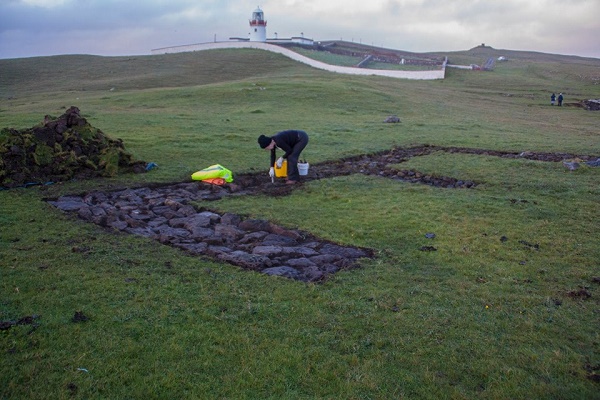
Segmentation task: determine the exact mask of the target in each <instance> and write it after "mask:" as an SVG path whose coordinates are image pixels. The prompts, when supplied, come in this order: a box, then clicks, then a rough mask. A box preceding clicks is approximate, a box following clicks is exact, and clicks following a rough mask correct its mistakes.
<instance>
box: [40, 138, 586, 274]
mask: <svg viewBox="0 0 600 400" xmlns="http://www.w3.org/2000/svg"><path fill="white" fill-rule="evenodd" d="M440 151H442V152H450V153H467V154H483V155H489V156H497V157H504V158H525V159H530V160H539V161H551V162H557V161H562V160H564V159H565V158H575V157H578V158H580V159H583V160H585V159H592V158H593V157H591V156H581V155H579V156H577V155H571V154H564V153H531V152H526V153H510V152H498V151H490V150H481V149H468V148H454V147H438V146H418V147H410V148H395V149H392V150H390V151H385V152H380V153H376V154H369V155H361V156H356V157H349V158H345V159H341V160H337V161H333V162H326V163H320V164H316V165H312V166H311V168H310V173H309V175H308V176H306V177H303V178H304V179H303V182H309V181H312V180H317V179H327V178H332V177H335V176H343V175H351V174H357V173H360V174H367V175H375V176H379V177H385V178H391V179H396V180H400V181H404V182H411V183H419V184H426V185H431V186H436V187H440V188H445V189H470V188H473V187H476V186H477V182H473V181H470V180H461V179H458V178H453V177H446V176H436V175H432V174H423V173H421V172H419V171H414V170H405V169H399V168H398V167H397V165H398V164H401V163H402V162H404V161H406V160H408V159H410V158H412V157H417V156H425V155H429V154H432V153H434V152H440ZM301 186H302V185H294V186H290V185H285V184H283V183H275V184H274V183H272V182H271V181H270V179H269V178H268V177H267V176H265V174H264V173H261V174H257V173H246V174H244V173H242V174H239V175H237V174H236V175H235V180H234V183H230V184H226V185H223V186H216V185H211V184H207V183H203V182H183V183H173V184H161V185H152V186H147V187H141V188H127V189H123V190H116V191H109V192H101V191H93V192H89V193H85V194H83V195H69V196H63V197H60V198H58V199H51V200H48V202H49V203H50V204H52V205H53V206H55V207H57V208H58V209H60V210H62V211H64V212H67V213H71V214H74V215H77V216H78V217H79V218H82V219H84V220H86V221H89V222H92V223H95V224H97V225H99V226H102V227H104V228H107V229H110V230H112V231H119V232H123V233H129V234H135V235H140V236H143V237H147V238H150V239H153V240H156V241H158V242H160V243H162V244H164V245H169V246H173V247H176V248H179V249H181V250H183V251H186V252H187V253H189V254H191V255H193V256H198V257H208V258H210V259H214V260H217V261H220V262H227V263H230V264H233V265H236V266H239V267H241V268H244V269H248V270H252V271H257V272H260V273H264V274H268V275H276V276H283V277H286V278H290V279H295V280H300V281H307V282H315V281H322V280H324V279H326V278H327V277H328V276H330V275H332V274H334V273H336V272H338V271H340V270H344V269H349V268H356V267H358V266H359V265H360V260H361V259H365V258H371V257H373V256H374V251H373V250H372V249H367V248H359V247H354V246H345V245H342V244H339V243H334V242H331V241H327V240H323V239H321V238H318V237H315V236H314V235H312V234H310V233H308V232H304V231H300V230H296V229H287V228H285V227H282V226H279V225H276V224H274V223H272V222H270V221H266V220H261V219H252V218H244V217H242V216H240V215H236V214H232V213H220V212H218V211H216V207H214V204H215V203H214V202H215V201H218V200H220V199H222V198H224V197H227V196H242V195H257V194H262V195H265V196H285V195H288V194H289V193H291V192H292V191H293V190H297V188H298V187H301Z"/></svg>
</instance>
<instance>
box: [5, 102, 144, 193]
mask: <svg viewBox="0 0 600 400" xmlns="http://www.w3.org/2000/svg"><path fill="white" fill-rule="evenodd" d="M145 166H146V163H145V162H144V161H136V160H134V159H133V156H132V155H131V154H130V153H128V152H127V151H125V147H124V146H123V141H122V140H121V139H112V138H110V137H108V136H107V135H105V134H104V133H103V132H102V131H101V130H100V129H97V128H94V127H93V126H91V125H90V124H89V123H88V122H87V120H86V119H85V118H83V117H82V116H81V115H80V113H79V109H78V108H77V107H71V108H69V109H68V110H67V111H66V112H65V113H64V114H63V115H61V116H60V117H58V118H53V117H50V116H46V117H45V118H44V121H43V122H42V123H41V124H39V125H37V126H34V127H32V128H29V129H23V130H16V129H12V128H4V129H2V130H1V131H0V187H9V188H10V187H17V186H22V185H27V184H31V183H47V182H60V181H67V180H70V179H87V178H94V177H99V176H104V177H106V176H114V175H116V174H117V173H121V172H143V171H145Z"/></svg>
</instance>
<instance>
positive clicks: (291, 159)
mask: <svg viewBox="0 0 600 400" xmlns="http://www.w3.org/2000/svg"><path fill="white" fill-rule="evenodd" d="M298 140H299V142H298V143H296V145H295V146H294V148H293V149H292V154H290V155H289V156H288V157H287V162H288V165H287V168H288V171H287V178H288V180H290V181H297V180H299V179H300V174H299V173H298V158H300V153H302V150H304V148H305V147H306V145H307V144H308V135H307V134H306V132H304V131H298Z"/></svg>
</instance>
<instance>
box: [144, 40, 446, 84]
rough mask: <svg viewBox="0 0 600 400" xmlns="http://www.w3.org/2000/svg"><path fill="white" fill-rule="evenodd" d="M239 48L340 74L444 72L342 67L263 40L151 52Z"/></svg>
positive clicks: (423, 76)
mask: <svg viewBox="0 0 600 400" xmlns="http://www.w3.org/2000/svg"><path fill="white" fill-rule="evenodd" d="M239 48H250V49H260V50H266V51H272V52H274V53H279V54H282V55H284V56H286V57H289V58H291V59H292V60H295V61H298V62H301V63H304V64H308V65H310V66H311V67H314V68H318V69H323V70H325V71H330V72H337V73H340V74H351V75H378V76H387V77H390V78H401V79H413V80H433V79H444V77H445V74H446V65H445V64H444V65H443V66H442V68H441V69H439V70H427V71H400V70H385V69H368V68H356V67H342V66H338V65H331V64H326V63H323V62H321V61H317V60H313V59H312V58H308V57H305V56H303V55H301V54H298V53H296V52H294V51H291V50H288V49H286V48H284V47H281V46H276V45H273V44H269V43H264V42H241V41H240V42H213V43H198V44H189V45H184V46H174V47H163V48H160V49H153V50H152V54H170V53H183V52H190V51H202V50H214V49H239Z"/></svg>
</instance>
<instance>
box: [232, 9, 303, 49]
mask: <svg viewBox="0 0 600 400" xmlns="http://www.w3.org/2000/svg"><path fill="white" fill-rule="evenodd" d="M229 40H234V41H242V42H248V41H249V42H267V43H272V44H289V43H295V44H303V45H308V46H312V45H313V44H314V41H313V40H312V39H308V38H305V37H304V32H301V33H300V36H292V37H289V38H279V37H278V35H277V32H276V33H275V37H274V38H267V21H266V20H265V13H264V12H263V10H261V9H260V7H257V8H256V10H254V11H253V12H252V18H251V19H250V33H249V35H248V37H247V38H242V37H230V38H229Z"/></svg>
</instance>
